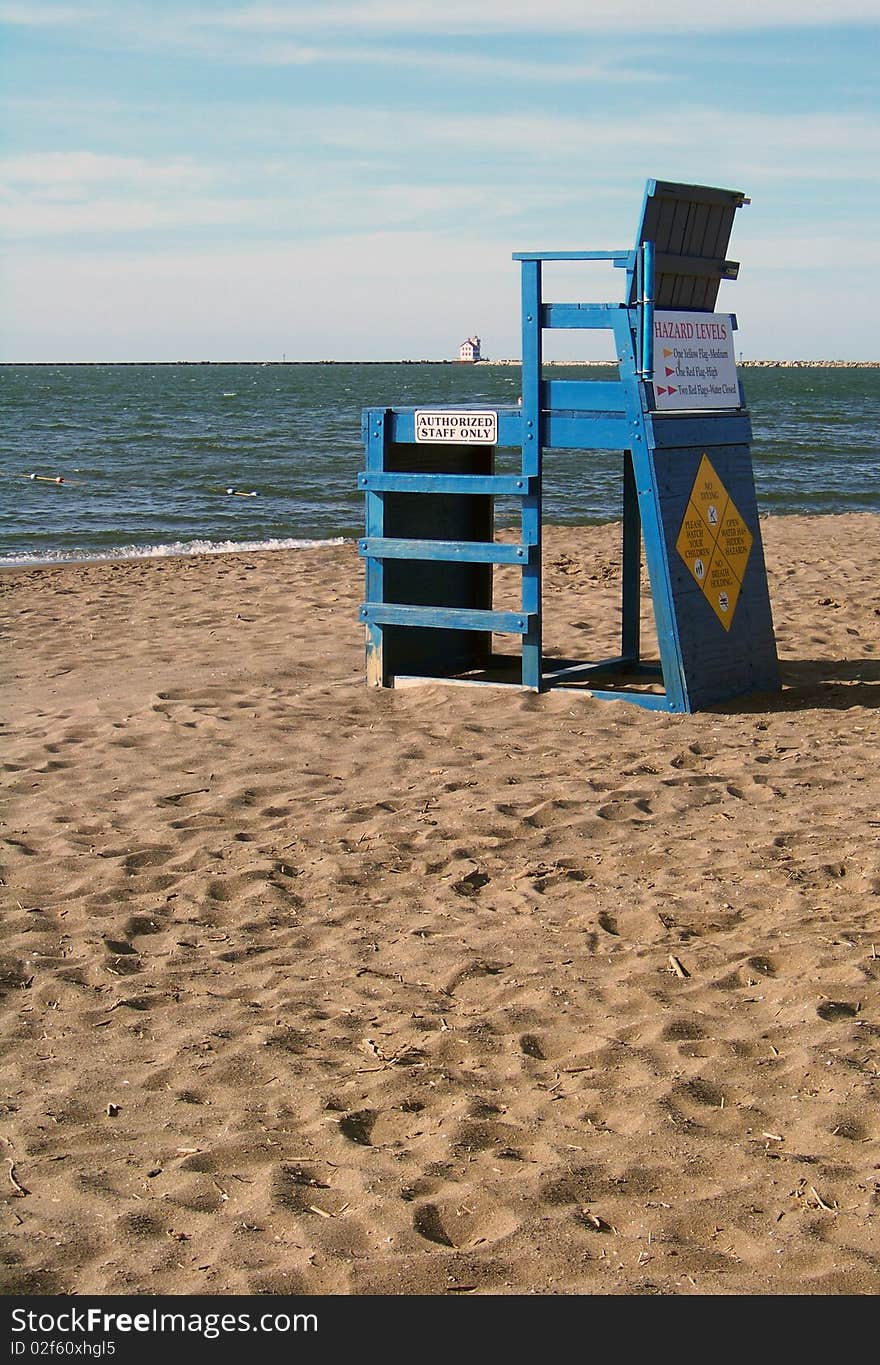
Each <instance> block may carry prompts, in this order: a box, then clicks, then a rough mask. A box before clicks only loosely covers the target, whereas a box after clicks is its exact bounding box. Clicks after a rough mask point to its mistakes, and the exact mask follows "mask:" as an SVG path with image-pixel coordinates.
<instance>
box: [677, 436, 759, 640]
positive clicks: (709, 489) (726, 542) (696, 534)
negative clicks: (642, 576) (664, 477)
mask: <svg viewBox="0 0 880 1365" xmlns="http://www.w3.org/2000/svg"><path fill="white" fill-rule="evenodd" d="M752 540H753V536H752V533H751V531H750V530H749V528H748V527H747V526H746V524H745V522H744V521H743V519H742V517H741V516H740V514H739V512H738V511H737V509H736V507H735V506H734V504H733V502H732V501H731V498H730V495H729V494H728V492H727V489H726V488H725V487H724V484H723V483H722V482H721V480H720V479H719V477H718V475H717V474H716V472H715V470H714V469H713V468H712V464H711V462H710V460H709V459H708V457H707V456H706V455H705V453H704V454H703V458H702V459H701V460H700V467H699V469H698V470H697V477H696V479H695V480H694V486H693V488H692V489H691V496H690V499H689V501H688V505H687V510H686V511H685V514H684V520H683V522H682V524H681V530H680V531H679V533H678V540H677V541H676V542H675V548H676V549H677V550H678V553H679V554H680V555H681V557H682V559H683V560H684V562H685V564H686V565H687V566H688V569H689V570H690V572H691V573H692V574H693V576H694V578H695V579H696V581H697V583H698V584H699V586H700V588H701V589H702V591H703V593H704V595H705V598H706V601H707V602H708V603H709V605H710V607H711V608H712V610H713V611H714V613H715V615H716V616H717V617H718V620H719V621H720V622H721V624H722V626H723V627H724V629H725V630H730V626H731V622H732V621H733V613H734V612H735V610H736V604H737V602H738V600H739V595H740V591H741V589H742V583H743V578H744V577H745V572H746V565H747V564H748V562H749V554H750V553H751V549H752Z"/></svg>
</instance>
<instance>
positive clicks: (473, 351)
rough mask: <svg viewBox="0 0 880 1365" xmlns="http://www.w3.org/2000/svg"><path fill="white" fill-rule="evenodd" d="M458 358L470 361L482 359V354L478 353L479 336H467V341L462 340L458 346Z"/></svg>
mask: <svg viewBox="0 0 880 1365" xmlns="http://www.w3.org/2000/svg"><path fill="white" fill-rule="evenodd" d="M458 358H459V360H466V361H469V362H470V363H473V362H474V361H477V360H482V356H481V355H480V338H479V337H468V339H467V341H463V342H462V343H461V345H460V346H459V348H458Z"/></svg>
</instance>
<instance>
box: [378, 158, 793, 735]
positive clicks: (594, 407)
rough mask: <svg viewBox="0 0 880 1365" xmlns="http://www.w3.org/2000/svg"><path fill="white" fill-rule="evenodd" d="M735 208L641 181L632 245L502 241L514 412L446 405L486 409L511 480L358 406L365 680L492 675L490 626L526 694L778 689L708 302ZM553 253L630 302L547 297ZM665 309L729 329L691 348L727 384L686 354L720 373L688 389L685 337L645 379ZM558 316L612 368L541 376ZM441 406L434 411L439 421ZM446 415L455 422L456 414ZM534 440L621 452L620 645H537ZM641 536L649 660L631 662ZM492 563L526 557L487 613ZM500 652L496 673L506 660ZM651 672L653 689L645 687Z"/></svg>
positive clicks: (676, 706) (654, 696)
mask: <svg viewBox="0 0 880 1365" xmlns="http://www.w3.org/2000/svg"><path fill="white" fill-rule="evenodd" d="M745 202H747V201H746V200H745V198H744V196H743V195H742V194H740V193H739V192H737V191H733V190H723V189H715V188H711V187H707V186H696V185H681V184H672V183H669V182H662V181H656V180H649V181H648V184H647V187H646V191H645V197H644V203H643V207H642V215H641V221H640V225H639V231H638V234H637V238H636V245H635V248H634V249H633V250H622V251H545V252H518V253H516V254H515V256H514V259H515V260H518V261H520V263H521V272H522V400H521V405H520V406H519V407H517V408H510V409H498V410H493V411H492V412H491V413H486V412H485V410H481V409H472V410H467V409H465V410H457V415H456V416H455V417H454V420H456V421H460V420H461V419H462V418H464V417H466V418H467V421H466V422H465V423H464V424H463V425H464V429H465V430H468V429H476V428H475V427H474V424H473V418H474V417H477V416H478V415H479V413H481V412H483V413H484V415H485V416H486V418H487V420H488V419H489V418H491V419H493V420H494V424H495V425H494V427H493V428H492V429H493V431H494V433H495V444H497V445H498V446H502V447H503V446H518V447H519V448H520V451H521V461H520V470H519V473H518V474H513V475H511V474H496V473H495V471H494V448H492V447H489V448H487V447H486V446H485V444H483V445H478V444H472V443H469V442H468V441H466V440H462V441H460V442H459V441H456V442H455V443H453V444H448V445H444V444H443V443H442V442H441V443H440V445H439V446H437V445H432V444H431V443H430V442H429V443H427V444H420V443H419V439H420V438H419V432H420V421H421V420H422V419H423V418H424V417H425V416H426V414H425V413H424V411H422V412H421V413H420V411H419V410H417V409H411V408H390V409H369V410H367V412H365V414H364V436H365V443H366V456H367V458H366V469H365V471H364V472H363V473H362V474H361V475H360V479H359V483H360V487H361V488H362V489H363V490H364V492H365V494H366V503H367V506H366V535H365V536H364V538H363V539H362V540H361V541H360V551H361V554H362V555H363V556H364V558H365V560H366V601H365V602H364V604H363V606H362V607H361V611H360V616H361V620H362V621H363V622H364V623H365V625H366V627H367V675H368V681H370V682H372V683H374V684H376V685H381V686H388V685H393V684H395V683H398V684H399V683H401V682H403V681H415V680H416V679H417V678H421V679H424V680H428V679H429V678H430V679H433V680H436V679H437V678H438V677H446V678H448V679H450V680H453V679H458V680H467V681H472V682H476V681H480V680H489V678H490V676H491V672H492V669H493V667H497V666H498V665H499V664H500V663H501V662H502V659H501V658H499V657H498V656H493V654H492V651H491V637H492V634H493V633H509V634H512V635H514V636H517V637H519V638H520V640H521V667H520V677H519V679H516V680H515V681H516V685H519V686H521V687H526V688H530V689H533V690H537V691H540V690H543V689H545V688H548V687H564V686H566V685H569V686H572V685H575V684H577V685H578V686H579V687H582V686H583V684H584V683H586V685H587V687H588V689H589V692H590V695H591V696H594V697H597V698H602V699H605V698H607V699H612V698H614V699H625V700H629V701H632V702H635V703H637V704H638V705H640V706H643V707H648V708H650V709H654V710H665V711H673V712H686V711H693V710H696V709H699V708H700V707H703V706H707V705H711V704H713V703H715V702H719V701H724V700H727V699H729V698H731V697H735V696H739V695H743V694H747V693H752V692H757V691H776V690H778V688H779V686H780V683H779V671H778V663H777V658H776V646H775V640H774V636H773V626H772V619H771V614H770V603H769V595H768V592H767V583H766V570H765V566H764V559H763V550H762V546H761V537H760V527H759V523H758V514H757V506H756V499H755V490H754V481H753V477H752V468H751V457H750V445H749V443H750V440H751V424H750V420H749V416H748V412H747V410H746V407H745V402H744V398H743V394H742V389H741V386H740V384H739V380H738V377H737V376H736V371H735V364H734V361H733V341H732V330H733V328H734V327H735V320H734V319H733V318H732V317H731V316H729V315H715V314H714V313H713V309H714V307H715V302H716V299H717V294H718V288H719V285H720V282H721V280H722V279H735V278H736V276H737V273H738V265H737V264H736V262H733V261H729V260H727V259H726V250H727V245H728V242H729V238H730V232H731V228H732V224H733V219H734V215H735V213H736V210H737V208H739V207H740V206H741V205H742V204H743V203H745ZM547 261H568V262H572V261H593V262H595V261H607V262H609V263H610V264H611V265H612V266H614V267H617V268H619V269H622V270H624V271H625V272H626V288H625V300H624V302H622V303H550V302H545V301H544V297H543V281H542V267H543V264H544V262H547ZM658 314H660V315H661V316H662V319H663V323H662V326H661V327H660V328H659V330H660V331H661V333H662V334H663V335H666V334H667V333H668V334H669V335H670V336H674V335H676V334H686V333H687V330H688V329H691V330H692V331H693V330H694V329H696V331H697V333H698V334H699V333H700V331H701V329H703V330H705V329H708V330H707V333H706V334H707V336H710V337H711V336H712V334H713V333H715V332H717V333H724V335H725V336H726V343H725V345H722V346H720V347H718V348H713V347H711V346H707V347H704V348H702V349H703V350H705V351H706V353H707V355H708V354H709V353H710V352H713V351H715V350H717V352H718V355H719V356H722V359H723V362H724V363H722V364H721V367H720V368H721V373H722V374H726V377H727V379H728V381H731V378H732V382H728V383H727V384H726V385H722V384H720V383H716V379H717V373H718V371H719V366H718V365H714V366H713V365H711V364H706V365H700V364H698V363H695V364H694V365H693V366H691V367H690V369H691V370H692V371H694V370H700V371H702V372H703V373H704V374H705V372H706V371H707V370H711V369H713V370H714V371H715V372H716V375H715V378H713V379H711V380H708V381H705V382H703V381H701V380H699V379H697V380H695V381H694V382H691V381H690V380H689V379H688V378H687V375H686V372H687V370H688V368H689V367H688V366H687V364H686V363H684V362H682V361H681V360H680V355H679V354H676V353H677V352H678V353H680V354H685V353H687V352H688V351H689V349H691V348H689V347H687V346H685V345H680V346H677V347H676V346H672V347H662V348H661V350H662V351H663V352H664V354H663V355H662V357H661V358H662V360H663V361H664V362H666V361H668V360H670V359H672V360H673V365H672V366H670V365H668V364H667V363H663V365H662V371H663V373H662V378H663V379H664V381H665V382H664V383H660V382H658V379H657V377H656V376H655V370H654V343H655V331H656V330H658V328H657V326H656V325H655V324H656V320H657V315H658ZM699 315H708V318H709V320H707V321H701V320H700V317H699ZM725 316H727V323H726V324H725V322H724V318H725ZM695 317H696V318H697V320H696V322H695V321H694V318H695ZM670 319H671V321H670ZM557 328H564V329H575V330H597V329H607V330H610V331H611V332H612V334H613V336H614V341H615V348H616V354H617V362H618V379H617V380H615V381H613V382H608V381H604V380H587V381H583V380H566V379H549V380H546V379H544V377H543V333H544V332H545V331H547V330H550V329H557ZM725 346H726V350H725ZM700 349H701V348H700V347H697V348H696V351H699V350H700ZM696 351H695V354H696ZM725 365H726V371H725ZM680 371H681V372H682V373H685V380H684V382H682V381H681V379H680V378H679V372H680ZM668 376H674V377H676V379H677V380H678V382H677V383H676V384H675V385H673V384H672V383H671V380H670V379H669V377H668ZM703 389H705V390H706V391H705V392H702V390H703ZM715 389H717V393H718V404H717V406H714V407H713V406H712V403H713V401H714V400H713V392H714V390H715ZM722 389H724V390H726V392H724V393H722ZM689 393H693V398H691V397H689ZM707 397H708V403H707ZM689 403H690V404H692V406H688V404H689ZM449 411H450V414H451V410H449ZM443 412H444V410H443V409H439V410H434V411H433V412H432V413H429V414H427V416H429V417H431V418H432V419H434V420H435V421H440V422H442V421H443V420H444V418H443V415H442V414H443ZM468 414H470V416H468ZM445 420H446V421H447V422H452V421H453V415H449V416H447V418H446V419H445ZM546 449H551V450H552V449H577V450H584V451H587V452H588V451H591V450H620V451H622V452H623V488H622V499H623V541H622V611H621V616H622V624H621V647H620V653H619V655H616V656H615V657H613V658H610V659H603V660H601V661H598V662H581V661H577V660H556V661H551V660H547V659H545V658H544V656H543V652H542V604H541V541H542V522H543V514H542V473H543V461H544V452H545V450H546ZM495 496H505V497H508V498H511V497H512V498H514V499H516V500H517V501H518V503H519V508H520V528H521V531H520V539H519V541H518V542H516V543H515V544H507V543H499V542H497V541H495V539H494V531H493V524H494V511H493V499H494V497H495ZM642 543H644V551H645V561H646V566H647V570H648V577H649V580H650V585H651V594H652V599H653V606H654V617H655V624H656V630H657V640H658V649H659V655H660V660H659V664H652V663H646V662H644V661H643V660H642V657H641V642H640V620H639V617H640V582H639V580H640V568H641V547H642ZM494 564H516V565H518V566H519V567H520V570H521V576H522V590H521V610H520V611H519V612H516V611H514V612H509V611H508V612H501V611H493V610H492V566H493V565H494ZM503 661H504V662H506V663H507V665H508V667H509V664H510V656H503ZM655 680H656V681H655ZM656 682H660V683H662V685H663V691H662V692H661V691H657V690H649V688H648V687H646V684H652V683H653V685H654V686H656ZM594 684H595V685H594Z"/></svg>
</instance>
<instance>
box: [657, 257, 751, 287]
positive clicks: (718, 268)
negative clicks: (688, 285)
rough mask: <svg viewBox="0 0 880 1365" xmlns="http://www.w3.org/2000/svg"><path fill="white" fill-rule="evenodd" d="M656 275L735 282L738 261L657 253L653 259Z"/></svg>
mask: <svg viewBox="0 0 880 1365" xmlns="http://www.w3.org/2000/svg"><path fill="white" fill-rule="evenodd" d="M654 268H655V270H656V271H657V272H658V274H660V273H662V274H670V275H698V276H700V277H701V278H704V279H718V280H735V279H736V277H737V275H738V274H739V261H725V260H722V259H720V258H719V257H717V256H687V255H679V254H676V253H674V252H671V251H658V252H657V255H656V256H655V258H654Z"/></svg>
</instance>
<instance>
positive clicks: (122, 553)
mask: <svg viewBox="0 0 880 1365" xmlns="http://www.w3.org/2000/svg"><path fill="white" fill-rule="evenodd" d="M345 544H346V538H345V536H334V537H332V538H331V539H328V540H296V539H292V538H291V539H279V540H175V541H172V542H171V543H170V544H168V545H114V546H111V547H110V548H109V549H106V550H46V551H30V550H22V551H21V553H20V554H17V555H0V568H4V569H14V568H20V569H21V568H29V567H31V566H36V565H41V564H91V563H93V562H94V561H96V560H104V559H113V560H117V559H170V558H172V557H174V556H181V557H188V556H190V555H232V554H252V553H254V552H256V551H258V550H314V549H319V548H321V547H322V546H329V545H345Z"/></svg>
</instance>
